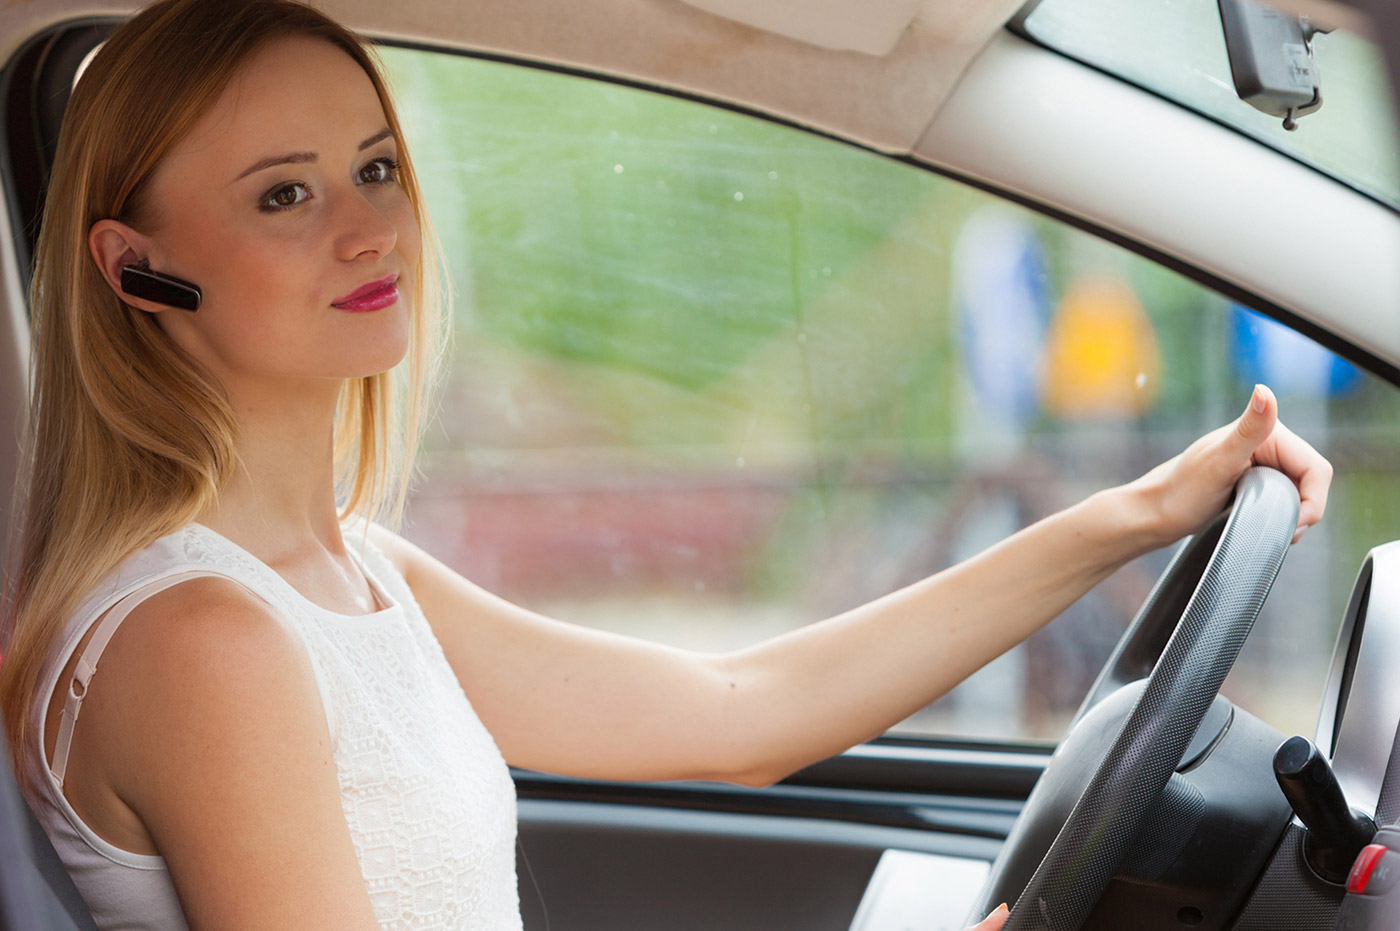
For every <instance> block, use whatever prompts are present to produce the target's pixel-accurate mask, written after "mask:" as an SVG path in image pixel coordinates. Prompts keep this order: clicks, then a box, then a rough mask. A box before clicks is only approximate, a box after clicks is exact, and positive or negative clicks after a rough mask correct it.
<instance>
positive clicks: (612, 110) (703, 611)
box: [384, 49, 1400, 740]
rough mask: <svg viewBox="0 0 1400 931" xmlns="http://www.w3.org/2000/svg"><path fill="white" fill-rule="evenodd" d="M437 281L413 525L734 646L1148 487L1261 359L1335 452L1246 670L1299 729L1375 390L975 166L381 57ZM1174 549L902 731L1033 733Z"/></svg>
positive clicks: (634, 630)
mask: <svg viewBox="0 0 1400 931" xmlns="http://www.w3.org/2000/svg"><path fill="white" fill-rule="evenodd" d="M384 57H385V59H386V61H387V63H388V64H389V66H390V69H391V72H392V75H393V79H394V83H395V86H396V89H397V91H398V93H399V96H400V98H401V99H402V100H403V101H404V108H405V119H406V126H407V131H408V133H409V136H410V140H411V144H412V146H413V151H414V157H415V159H416V162H417V165H418V166H419V171H420V174H421V175H422V180H423V183H424V185H425V187H426V189H427V196H428V202H429V204H430V206H431V210H432V213H433V215H434V218H435V221H436V223H437V226H438V229H439V232H440V234H441V236H442V238H443V241H444V243H445V246H446V249H447V252H448V255H449V257H450V261H451V271H452V275H453V278H454V281H455V285H456V295H457V305H456V319H455V344H454V346H453V349H452V354H451V363H450V369H451V375H450V379H449V381H448V383H447V386H446V389H445V393H444V399H443V402H442V408H441V414H440V416H439V419H438V422H437V424H436V426H435V427H434V429H433V430H432V431H431V432H430V433H429V435H428V437H427V440H426V450H425V455H424V458H423V460H422V462H423V468H424V472H425V478H424V480H423V481H422V482H421V483H420V484H419V486H418V488H417V490H416V492H415V493H414V495H413V497H412V499H411V504H410V513H409V523H408V526H407V528H406V533H407V535H408V536H409V537H410V538H412V539H414V540H416V541H417V542H419V543H420V544H421V545H423V546H424V547H426V548H427V549H428V550H429V551H431V552H433V553H435V554H437V555H438V556H439V557H441V558H443V559H444V560H445V561H447V562H448V563H449V564H451V565H452V566H454V567H456V568H457V569H458V570H459V571H461V572H462V573H464V574H465V575H467V576H468V577H469V578H472V579H473V580H475V581H477V582H478V583H480V584H481V585H483V586H485V587H486V588H488V589H490V590H492V591H495V592H497V593H498V594H500V595H502V596H504V597H506V598H508V599H510V600H512V601H514V602H517V603H519V604H522V605H525V606H528V607H530V608H533V609H536V610H539V611H542V612H544V613H546V614H549V615H552V616H555V617H558V618H561V619H564V620H567V621H572V622H577V623H581V624H589V625H596V626H598V627H603V628H607V629H610V630H615V631H621V632H625V633H628V634H635V635H638V636H642V637H647V638H651V639H654V640H659V641H663V642H666V643H671V644H676V645H680V646H685V647H691V648H696V649H702V650H728V649H734V648H738V647H742V646H745V645H748V644H751V643H754V642H756V641H758V640H760V639H762V638H765V637H768V636H771V635H774V634H777V633H780V632H782V631H786V630H789V629H792V628H795V627H797V626H800V625H803V624H806V623H810V622H813V621H817V620H819V619H821V618H824V617H827V616H831V615H833V614H836V613H838V612H840V611H843V610H845V609H848V608H850V607H853V606H855V605H857V604H860V603H862V602H864V601H867V600H869V599H871V598H874V597H877V596H879V595H881V594H884V593H886V592H889V591H891V590H893V589H895V588H897V587H898V586H901V585H903V584H906V583H908V582H912V581H914V580H916V579H918V578H920V577H922V576H925V575H927V574H929V573H932V572H936V571H938V570H940V569H942V568H944V567H946V566H948V565H950V564H951V563H953V562H955V561H957V560H960V559H963V558H965V557H968V556H970V555H972V554H974V553H975V552H977V551H978V550H980V549H982V548H984V547H986V546H987V545H989V544H991V543H993V542H995V541H996V540H998V539H1000V538H1002V537H1004V536H1006V535H1007V534H1009V533H1011V532H1014V531H1015V530H1017V529H1018V528H1020V527H1023V526H1026V525H1027V524H1029V523H1031V522H1033V521H1035V520H1037V519H1039V518H1041V517H1044V516H1046V515H1048V514H1050V513H1051V512H1053V511H1055V510H1057V509H1059V508H1062V507H1064V506H1066V505H1069V504H1071V503H1073V502H1074V501H1076V500H1078V499H1080V498H1082V497H1084V496H1085V495H1087V494H1089V493H1091V492H1093V491H1095V490H1097V489H1100V488H1104V487H1106V486H1109V485H1112V484H1114V483H1118V482H1122V481H1125V480H1127V479H1130V478H1132V477H1135V476H1137V475H1139V474H1140V473H1142V472H1143V471H1145V470H1146V469H1147V468H1149V467H1150V466H1152V465H1153V464H1155V463H1157V462H1159V461H1161V460H1163V459H1165V458H1167V457H1168V456H1170V455H1172V454H1174V453H1175V452H1177V451H1179V450H1180V449H1181V448H1183V447H1184V446H1185V445H1186V444H1187V443H1188V442H1190V441H1191V440H1192V439H1194V438H1195V437H1196V436H1197V435H1199V434H1200V433H1202V432H1204V431H1206V430H1207V429H1210V428H1212V427H1215V426H1217V425H1219V424H1222V423H1225V422H1226V421H1228V420H1229V419H1230V418H1232V417H1233V416H1235V414H1236V413H1237V410H1238V409H1242V407H1243V405H1244V403H1245V401H1246V399H1247V397H1248V394H1249V390H1250V386H1251V385H1252V384H1253V383H1254V382H1255V381H1257V380H1265V381H1269V382H1270V383H1271V384H1272V385H1273V386H1274V388H1275V389H1276V390H1277V392H1278V393H1279V395H1280V397H1281V399H1282V403H1283V405H1284V410H1285V413H1286V416H1287V419H1288V421H1289V422H1290V424H1291V425H1292V426H1293V427H1294V428H1296V429H1297V430H1298V431H1299V432H1301V433H1302V434H1303V435H1305V436H1306V437H1308V438H1309V439H1310V440H1312V441H1313V442H1314V443H1316V444H1318V445H1319V446H1321V447H1322V448H1323V449H1324V450H1325V451H1326V452H1327V453H1329V454H1330V455H1331V456H1332V457H1333V460H1334V462H1336V464H1337V466H1338V479H1337V483H1336V487H1335V489H1334V491H1333V495H1332V503H1331V507H1330V512H1329V517H1328V520H1327V521H1326V523H1325V524H1324V525H1322V526H1321V527H1319V528H1316V529H1314V530H1313V531H1312V532H1311V533H1310V534H1309V535H1308V536H1307V537H1306V538H1305V539H1304V540H1303V542H1302V543H1301V544H1299V545H1298V546H1297V547H1295V548H1294V551H1293V553H1292V555H1291V556H1290V557H1289V559H1288V561H1287V563H1286V564H1285V569H1284V574H1283V576H1282V578H1281V580H1280V582H1279V585H1278V586H1277V587H1276V589H1275V594H1274V596H1273V598H1272V599H1271V600H1270V602H1269V605H1268V607H1267V609H1266V611H1265V615H1264V617H1263V618H1262V619H1261V621H1260V623H1259V625H1258V628H1257V632H1256V634H1255V636H1254V638H1253V640H1252V641H1251V644H1250V646H1249V647H1248V648H1247V651H1246V655H1245V656H1244V658H1243V659H1242V660H1241V663H1240V666H1239V671H1238V674H1237V675H1236V676H1235V677H1234V679H1233V680H1232V683H1231V685H1230V688H1231V690H1232V693H1233V694H1234V695H1235V696H1236V697H1237V698H1239V699H1241V700H1242V701H1244V702H1245V703H1246V704H1247V706H1248V707H1249V708H1251V709H1252V710H1254V711H1255V712H1256V713H1258V714H1260V715H1262V716H1263V717H1265V718H1266V719H1269V720H1271V721H1272V722H1274V723H1275V724H1276V726H1278V727H1280V728H1284V729H1286V730H1288V731H1290V732H1304V733H1310V732H1311V728H1312V725H1313V718H1314V716H1315V714H1316V703H1317V700H1318V695H1319V694H1320V692H1321V688H1322V680H1323V677H1324V672H1325V666H1326V663H1327V660H1328V657H1329V652H1330V648H1331V641H1332V637H1333V636H1334V632H1335V629H1336V626H1337V624H1338V622H1339V620H1340V616H1341V611H1342V607H1343V603H1344V600H1345V596H1346V593H1347V591H1348V589H1349V586H1350V583H1351V579H1352V576H1353V574H1354V572H1355V570H1356V568H1357V566H1358V565H1359V563H1360V560H1361V557H1362V555H1363V554H1364V553H1365V551H1366V549H1367V548H1369V547H1370V546H1372V545H1375V544H1378V543H1380V542H1382V541H1385V540H1388V539H1391V538H1394V537H1397V536H1400V524H1398V522H1397V513H1400V510H1398V509H1397V504H1400V502H1397V500H1396V498H1397V495H1400V482H1397V481H1396V476H1395V469H1396V467H1395V465H1394V463H1396V462H1400V457H1397V455H1396V447H1397V446H1398V445H1400V400H1398V399H1397V395H1396V392H1395V391H1394V390H1393V389H1392V388H1391V386H1389V385H1388V384H1386V383H1384V382H1381V381H1379V380H1377V379H1375V378H1372V377H1370V376H1368V375H1366V374H1364V373H1361V372H1359V371H1357V370H1356V369H1354V368H1353V367H1351V366H1350V365H1348V364H1347V363H1345V362H1343V361H1341V360H1340V359H1338V358H1336V357H1334V356H1332V355H1331V354H1330V353H1328V352H1327V351H1325V350H1323V349H1321V348H1320V347H1318V346H1316V345H1314V344H1313V343H1311V342H1309V341H1307V340H1304V339H1302V338H1301V337H1298V336H1296V335H1295V334H1293V333H1292V332H1291V331H1289V330H1286V329H1284V328H1282V327H1280V326H1279V325H1277V324H1275V323H1273V322H1271V321H1269V320H1268V319H1266V318H1263V317H1260V316H1258V315H1256V314H1253V313H1251V312H1250V311H1247V310H1244V309H1242V308H1239V307H1235V306H1232V305H1231V304H1230V303H1229V302H1228V301H1227V300H1225V299H1224V298H1222V297H1220V296H1219V295H1216V294H1214V293H1212V292H1210V291H1207V290H1204V289H1202V288H1201V287H1199V286H1197V285H1196V284H1194V283H1192V282H1191V281H1189V280H1187V279H1185V278H1183V277H1181V276H1179V275H1177V274H1175V273H1173V272H1171V271H1168V270H1166V269H1163V268H1161V267H1159V266H1157V265H1155V264H1153V263H1151V262H1149V261H1146V260H1144V259H1141V258H1139V257H1137V256H1135V255H1133V254H1131V253H1128V252H1126V251H1124V250H1122V249H1119V248H1117V247H1115V246H1112V245H1108V244H1105V243H1104V242H1101V241H1099V240H1097V239H1095V238H1093V237H1091V236H1089V235H1087V234H1084V233H1082V232H1080V231H1077V230H1074V229H1071V228H1068V227H1066V226H1063V225H1061V224H1058V223H1056V222H1054V221H1051V220H1048V219H1046V218H1044V217H1041V216H1039V215H1037V214H1035V213H1033V212H1031V211H1028V210H1025V209H1022V208H1019V207H1016V206H1014V205H1011V204H1007V203H1004V202H1002V201H1000V200H998V199H997V198H995V197H993V196H991V195H989V194H987V193H985V192H981V191H978V190H975V189H973V188H971V187H968V186H966V185H963V184H961V183H958V182H956V181H952V180H949V179H946V178H943V177H940V176H937V175H934V174H932V173H929V172H926V171H922V170H919V169H917V168H914V167H911V166H909V165H906V164H902V163H899V162H895V161H891V160H889V159H886V158H883V157H881V156H878V155H875V154H873V153H870V152H867V151H863V150H860V149H857V148H853V147H850V146H846V145H843V144H841V143H838V142H835V141H832V140H829V139H824V138H819V137H816V136H813V135H810V134H807V133H803V132H801V131H798V130H794V129H791V128H786V127H781V126H776V125H772V124H769V123H767V122H764V121H761V120H758V119H755V118H751V117H748V116H743V115H739V114H735V113H732V112H729V111H725V110H721V109H715V108H711V107H707V106H704V105H701V104H698V103H695V102H691V101H686V100H681V99H676V98H673V97H668V96H665V95H661V94H655V93H649V92H644V91H640V90H636V89H632V88H626V87H620V86H616V85H611V84H607V83H602V82H595V81H590V80H586V79H582V78H577V77H571V76H565V75H560V74H556V73H550V72H544V71H535V70H531V69H526V68H521V67H516V66H511V65H506V64H501V63H495V62H483V61H477V60H473V59H469V58H461V57H451V56H445V55H437V54H428V53H423V52H417V51H406V50H396V49H386V50H385V51H384ZM1168 556H1169V554H1168V553H1166V552H1162V553H1157V554H1153V555H1151V556H1149V557H1146V558H1144V559H1142V560H1140V561H1139V562H1137V563H1135V564H1132V565H1130V566H1128V567H1126V568H1125V569H1123V570H1122V571H1120V572H1119V573H1118V574H1117V575H1115V576H1114V577H1113V578H1111V579H1110V580H1108V581H1107V582H1105V583H1104V584H1103V585H1101V586H1100V587H1099V588H1098V589H1097V590H1096V591H1094V592H1093V593H1091V594H1090V595H1088V596H1087V597H1085V598H1084V599H1082V600H1081V601H1080V602H1079V603H1078V604H1076V605H1075V606H1074V607H1072V608H1071V609H1070V610H1069V611H1067V612H1066V613H1065V614H1064V615H1063V616H1062V617H1060V618H1059V619H1058V620H1056V621H1055V622H1053V623H1052V624H1051V625H1050V627H1049V628H1047V629H1046V630H1045V631H1044V632H1042V633H1040V634H1038V635H1037V636H1035V637H1033V638H1032V639H1031V640H1030V641H1029V642H1028V644H1026V645H1025V646H1023V647H1021V648H1019V649H1017V650H1015V651H1013V652H1012V653H1010V654H1008V655H1007V656H1006V657H1004V658H1002V659H1001V660H998V661H997V662H995V663H994V664H992V666H990V667H989V668H988V669H986V670H984V671H983V672H981V673H979V674H977V675H976V676H974V677H973V678H972V679H971V680H969V682H968V683H966V684H965V685H964V686H962V687H961V688H959V689H958V690H957V691H956V692H954V693H953V694H952V695H950V696H948V697H947V698H945V699H944V700H942V701H940V702H938V703H936V704H934V705H932V706H931V707H930V708H928V709H926V710H924V711H922V712H920V713H919V714H917V715H915V716H913V717H912V718H911V719H910V720H908V721H906V722H905V723H903V724H901V725H900V726H899V727H898V728H896V729H895V732H896V733H900V734H918V735H942V736H963V737H975V738H990V739H1014V740H1023V739H1026V740H1039V739H1055V738H1058V737H1059V736H1060V734H1061V733H1062V732H1063V730H1064V727H1065V725H1066V723H1067V721H1068V718H1069V716H1070V715H1071V714H1072V713H1073V711H1074V709H1075V707H1076V705H1077V703H1078V702H1079V700H1080V698H1081V697H1082V696H1083V694H1084V693H1085V691H1086V690H1087V686H1088V684H1089V682H1090V680H1091V679H1092V677H1093V675H1094V674H1095V672H1096V671H1097V669H1098V668H1099V666H1100V665H1101V664H1102V662H1103V661H1104V659H1105V657H1106V656H1107V654H1108V652H1109V650H1110V648H1111V647H1112V645H1113V643H1114V642H1115V640H1116V639H1117V638H1118V636H1119V634H1120V633H1121V631H1122V630H1123V629H1124V627H1125V626H1126V624H1127V622H1128V621H1129V619H1130V618H1131V616H1132V614H1133V613H1134V611H1135V610H1136V608H1137V606H1138V604H1139V603H1140V602H1141V600H1142V598H1143V597H1144V595H1145V594H1146V592H1147V589H1148V587H1149V586H1150V584H1151V582H1152V581H1153V580H1154V579H1155V577H1156V575H1157V574H1158V572H1159V571H1160V570H1161V568H1162V567H1163V566H1164V565H1165V563H1166V560H1167V558H1168Z"/></svg>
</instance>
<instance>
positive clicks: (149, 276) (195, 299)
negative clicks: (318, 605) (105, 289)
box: [122, 259, 204, 311]
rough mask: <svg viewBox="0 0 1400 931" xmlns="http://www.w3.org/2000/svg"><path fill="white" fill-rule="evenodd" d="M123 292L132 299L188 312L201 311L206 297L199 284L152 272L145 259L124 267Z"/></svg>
mask: <svg viewBox="0 0 1400 931" xmlns="http://www.w3.org/2000/svg"><path fill="white" fill-rule="evenodd" d="M122 291H124V292H126V293H127V294H130V295H131V296H132V297H140V298H145V299H146V300H148V301H155V302H156V303H157V304H165V305H167V306H169V307H178V308H180V309H181V310H188V311H196V310H199V302H200V299H201V298H202V297H203V296H204V295H203V294H202V293H201V292H200V290H199V285H197V284H194V283H192V282H189V281H185V280H184V279H183V278H176V277H175V276H174V275H166V274H163V273H161V272H153V271H151V266H150V263H149V262H147V261H146V260H145V259H142V260H141V261H140V262H137V263H136V264H135V265H123V266H122Z"/></svg>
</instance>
